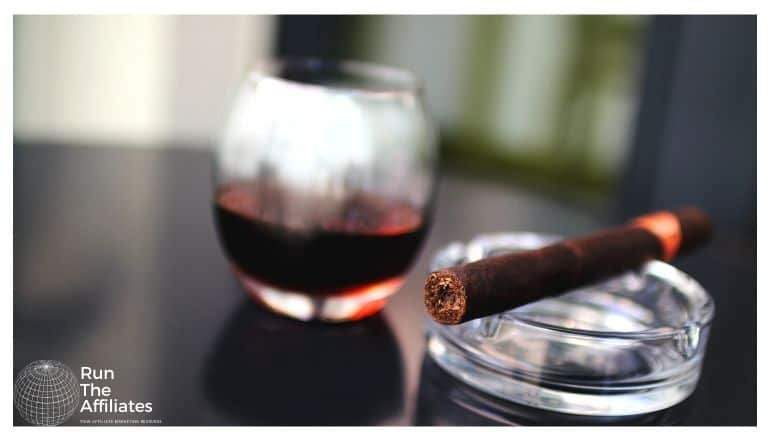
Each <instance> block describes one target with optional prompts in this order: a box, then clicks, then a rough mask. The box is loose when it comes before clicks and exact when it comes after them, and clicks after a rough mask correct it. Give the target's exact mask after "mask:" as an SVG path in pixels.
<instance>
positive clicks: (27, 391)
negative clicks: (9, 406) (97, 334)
mask: <svg viewBox="0 0 770 440" xmlns="http://www.w3.org/2000/svg"><path fill="white" fill-rule="evenodd" d="M13 391H14V399H13V401H14V405H15V406H16V410H17V411H19V414H20V415H21V417H23V418H24V420H26V421H28V422H29V423H32V424H33V425H38V426H55V425H60V424H62V423H64V422H66V421H67V420H68V419H69V418H70V417H71V416H72V414H73V413H74V412H75V410H76V409H77V407H78V404H79V402H80V390H79V389H78V379H77V377H76V376H75V374H74V373H73V372H72V370H70V369H69V367H67V366H66V365H64V364H62V363H61V362H57V361H35V362H32V363H31V364H29V365H27V366H26V367H24V368H23V369H22V370H21V372H20V373H19V375H18V376H16V382H15V383H14V387H13Z"/></svg>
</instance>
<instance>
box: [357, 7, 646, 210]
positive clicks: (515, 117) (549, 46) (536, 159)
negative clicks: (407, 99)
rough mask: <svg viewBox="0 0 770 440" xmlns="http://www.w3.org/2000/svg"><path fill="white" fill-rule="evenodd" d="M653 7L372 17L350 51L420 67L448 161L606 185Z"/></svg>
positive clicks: (582, 185)
mask: <svg viewBox="0 0 770 440" xmlns="http://www.w3.org/2000/svg"><path fill="white" fill-rule="evenodd" d="M647 23H648V18H647V17H643V16H642V17H640V16H465V17H443V16H440V17H435V16H422V17H420V16H418V17H415V16H409V17H405V16H366V17H357V18H356V19H355V21H354V27H353V29H354V31H353V32H351V34H350V35H355V36H356V37H355V38H352V39H351V41H349V48H350V54H351V55H352V56H353V57H355V58H359V59H366V60H370V61H378V62H383V63H388V64H395V65H399V66H403V67H407V68H410V69H412V70H414V71H416V72H417V74H418V75H420V76H421V77H422V78H423V79H424V81H425V83H426V93H427V97H428V102H429V103H430V104H431V107H432V108H431V110H432V112H433V113H434V114H435V115H436V118H437V120H438V122H439V124H440V127H441V134H442V150H443V151H442V153H443V154H442V157H443V160H444V165H445V167H446V168H447V169H449V170H452V171H454V172H460V173H469V174H473V175H474V176H481V177H485V178H488V179H493V180H502V181H513V182H519V183H523V184H526V185H528V186H535V187H540V188H543V189H546V190H548V191H551V192H557V193H564V194H583V195H586V196H587V197H593V198H596V197H598V198H604V197H606V196H608V195H609V194H610V193H611V192H612V191H613V188H614V186H615V184H616V183H617V181H618V178H619V176H620V174H621V172H622V169H623V166H624V160H625V157H626V152H627V150H628V148H629V143H630V139H631V135H632V133H633V118H634V112H635V108H636V100H637V98H636V95H637V90H638V83H639V71H640V65H641V53H642V43H643V41H642V40H643V36H644V31H645V29H646V26H647Z"/></svg>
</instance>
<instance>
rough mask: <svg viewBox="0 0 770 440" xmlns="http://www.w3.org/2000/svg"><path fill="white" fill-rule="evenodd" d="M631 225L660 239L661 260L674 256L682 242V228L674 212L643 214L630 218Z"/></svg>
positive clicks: (669, 259) (667, 259) (670, 258)
mask: <svg viewBox="0 0 770 440" xmlns="http://www.w3.org/2000/svg"><path fill="white" fill-rule="evenodd" d="M631 225H632V226H636V227H639V228H642V229H645V230H647V231H649V232H650V233H652V235H654V236H655V237H657V238H658V240H660V244H661V246H662V247H663V255H662V256H661V257H662V259H663V260H665V261H671V260H672V259H673V258H674V256H676V253H677V251H679V245H680V244H681V243H682V228H681V226H680V225H679V219H677V218H676V216H675V215H674V214H672V213H670V212H666V211H661V212H655V213H652V214H647V215H643V216H641V217H637V218H636V219H634V220H632V221H631Z"/></svg>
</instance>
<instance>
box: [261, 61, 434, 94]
mask: <svg viewBox="0 0 770 440" xmlns="http://www.w3.org/2000/svg"><path fill="white" fill-rule="evenodd" d="M286 67H291V68H294V69H297V70H298V71H303V72H307V73H321V72H334V73H339V74H342V75H345V76H347V77H349V78H350V79H362V80H367V81H374V82H376V83H377V84H378V87H362V86H360V85H352V84H351V85H345V84H344V83H343V84H333V85H332V84H316V83H313V82H305V81H300V80H296V79H292V78H284V77H282V76H281V75H278V74H276V73H277V72H278V71H279V69H281V68H286ZM247 76H248V78H250V79H266V78H270V79H272V80H275V81H279V82H282V83H286V84H289V85H293V86H299V87H307V88H313V89H319V90H334V91H340V92H348V93H356V94H365V95H374V96H382V95H403V94H409V95H418V94H420V93H422V90H423V82H422V80H421V79H420V78H419V77H418V76H417V75H416V74H415V73H414V72H412V71H410V70H408V69H404V68H401V67H395V66H391V65H386V64H380V63H374V62H368V61H358V60H352V59H335V58H321V57H302V56H296V57H295V56H286V57H268V58H261V59H259V60H257V61H255V62H254V63H252V65H251V66H250V67H249V69H248V73H247ZM351 82H352V81H351Z"/></svg>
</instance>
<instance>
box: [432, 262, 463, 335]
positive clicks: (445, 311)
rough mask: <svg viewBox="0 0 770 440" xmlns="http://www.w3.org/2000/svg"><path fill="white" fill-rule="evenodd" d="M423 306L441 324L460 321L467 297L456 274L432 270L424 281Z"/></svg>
mask: <svg viewBox="0 0 770 440" xmlns="http://www.w3.org/2000/svg"><path fill="white" fill-rule="evenodd" d="M424 300H425V308H426V309H427V310H428V313H430V316H431V317H433V319H434V320H436V321H437V322H439V323H441V324H458V323H460V322H462V320H463V317H464V315H465V310H466V307H465V306H466V302H467V298H466V295H465V286H464V285H463V283H462V281H461V280H460V279H459V278H458V277H457V275H456V274H454V273H452V272H449V271H438V272H433V273H431V274H430V276H428V280H427V281H426V282H425V296H424Z"/></svg>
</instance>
